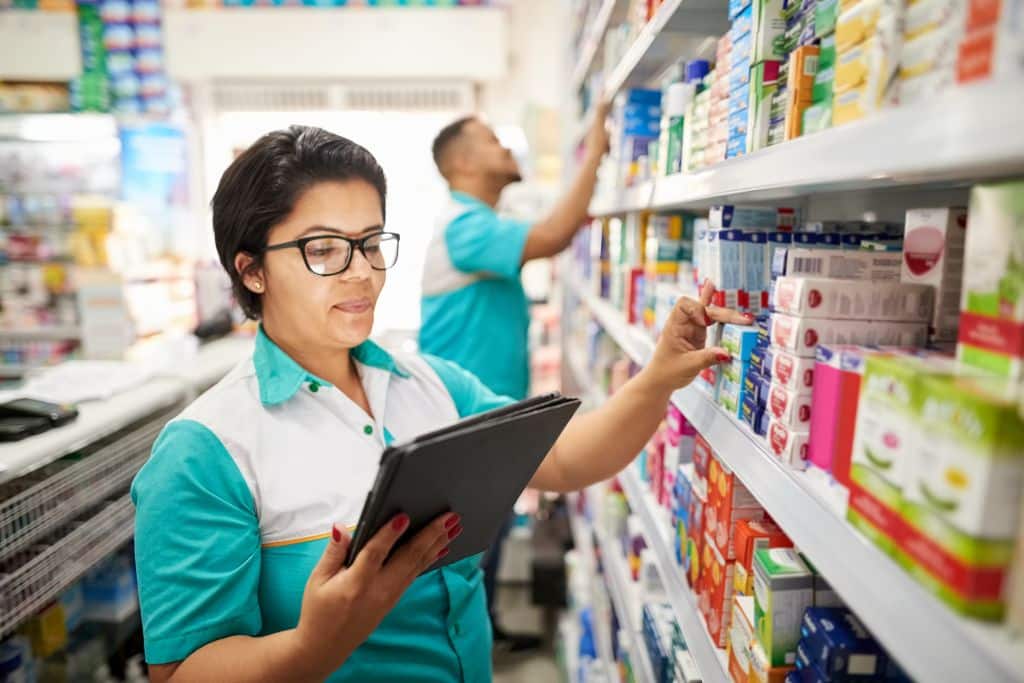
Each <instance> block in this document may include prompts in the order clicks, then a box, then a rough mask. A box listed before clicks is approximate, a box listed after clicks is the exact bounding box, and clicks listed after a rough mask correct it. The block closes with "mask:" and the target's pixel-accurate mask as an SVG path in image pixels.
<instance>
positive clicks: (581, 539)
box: [569, 494, 617, 675]
mask: <svg viewBox="0 0 1024 683" xmlns="http://www.w3.org/2000/svg"><path fill="white" fill-rule="evenodd" d="M575 503H576V501H575V499H574V497H573V496H572V494H570V506H571V507H574V506H575ZM569 526H570V528H571V530H572V540H573V545H575V546H576V550H578V551H579V553H580V557H581V558H582V562H583V565H584V566H585V568H586V572H587V573H588V575H589V579H590V581H589V585H590V586H591V587H592V588H593V587H594V586H599V585H601V579H600V577H599V576H598V575H597V568H596V566H595V565H596V561H595V560H594V535H593V533H591V529H590V524H588V523H587V521H586V520H584V519H583V518H582V517H580V516H579V515H577V514H575V513H570V515H569ZM590 600H591V602H592V603H593V602H594V598H593V596H591V598H590ZM595 616H596V614H595ZM594 630H595V634H594V635H595V637H596V641H597V642H596V643H595V646H596V649H597V656H598V657H599V658H600V660H601V662H602V663H603V664H604V666H605V667H606V668H607V669H608V673H609V675H611V674H612V672H614V671H616V669H617V667H616V665H615V654H614V653H613V652H612V651H611V633H610V631H609V630H608V629H607V628H604V627H601V628H598V626H597V624H595V625H594ZM605 636H608V637H605Z"/></svg>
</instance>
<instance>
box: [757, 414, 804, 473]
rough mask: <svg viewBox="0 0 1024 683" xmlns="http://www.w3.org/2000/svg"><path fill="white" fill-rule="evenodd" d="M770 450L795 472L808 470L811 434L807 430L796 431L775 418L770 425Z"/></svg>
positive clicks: (768, 435) (768, 436)
mask: <svg viewBox="0 0 1024 683" xmlns="http://www.w3.org/2000/svg"><path fill="white" fill-rule="evenodd" d="M765 438H766V439H767V440H768V449H769V450H770V451H771V452H772V453H774V454H775V457H777V458H778V459H779V460H781V461H782V462H784V463H785V464H787V465H789V466H790V467H791V468H793V469H795V470H803V469H806V468H807V457H808V450H809V449H808V445H807V444H808V442H809V441H810V438H811V433H810V432H809V431H808V430H807V429H794V428H793V427H790V426H789V425H787V424H786V423H785V422H783V421H782V420H777V419H775V418H774V417H773V418H772V419H771V421H770V422H769V423H768V434H767V435H766V437H765Z"/></svg>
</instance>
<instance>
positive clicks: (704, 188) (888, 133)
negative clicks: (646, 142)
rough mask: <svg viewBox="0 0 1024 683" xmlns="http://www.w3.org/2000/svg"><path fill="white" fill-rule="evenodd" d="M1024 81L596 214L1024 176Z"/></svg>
mask: <svg viewBox="0 0 1024 683" xmlns="http://www.w3.org/2000/svg"><path fill="white" fill-rule="evenodd" d="M1022 110H1024V82H1021V80H1020V79H1014V80H1012V81H1010V82H988V83H982V84H978V85H972V86H965V87H959V88H954V89H952V90H950V91H948V92H946V93H942V94H941V95H940V96H937V97H933V98H929V99H928V100H927V101H925V102H921V103H920V104H914V105H910V106H903V107H895V108H892V109H886V110H884V111H882V112H880V113H878V114H877V115H875V116H872V117H869V118H867V119H865V120H863V121H859V122H856V123H852V124H848V125H845V126H840V127H838V128H832V129H829V130H826V131H822V132H820V133H815V134H813V135H808V136H806V137H801V138H798V139H796V140H791V141H788V142H784V143H782V144H780V145H776V146H774V147H769V148H767V149H764V150H761V151H759V152H755V153H753V154H750V155H747V156H744V157H740V158H737V159H731V160H729V161H725V162H722V163H720V164H716V165H714V166H712V167H710V168H707V169H704V170H701V171H698V172H696V173H690V174H680V175H674V176H668V177H666V178H658V179H656V180H654V181H651V182H647V183H642V184H641V185H639V186H637V187H632V188H626V189H624V190H622V191H621V192H618V193H616V194H615V195H613V196H605V197H600V198H596V199H595V201H594V202H593V203H592V204H591V213H592V214H593V215H596V216H601V215H609V214H616V213H624V212H631V211H638V210H642V209H652V210H663V209H672V208H696V207H701V206H707V205H708V204H711V203H715V202H724V201H730V202H731V201H736V202H739V201H746V202H751V201H781V200H786V199H790V198H793V197H797V196H802V195H807V194H812V193H824V192H847V191H851V190H878V189H885V188H894V187H906V186H928V187H941V186H952V185H963V184H970V183H974V182H977V181H978V180H982V179H986V178H995V177H1002V176H1008V175H1012V174H1014V173H1021V172H1024V130H1021V128H1020V126H1018V125H1017V122H1018V119H1019V116H1020V112H1021V111H1022Z"/></svg>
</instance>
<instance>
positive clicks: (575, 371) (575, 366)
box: [566, 353, 605, 408]
mask: <svg viewBox="0 0 1024 683" xmlns="http://www.w3.org/2000/svg"><path fill="white" fill-rule="evenodd" d="M566 362H567V363H568V364H569V371H570V372H571V373H572V379H573V382H575V383H576V386H577V387H578V388H579V392H580V398H582V399H583V400H584V401H585V402H586V403H588V404H590V407H591V408H596V407H597V406H599V405H601V404H602V403H604V399H605V397H604V395H603V394H602V393H601V391H600V390H599V389H598V388H597V387H596V386H594V383H593V381H591V379H590V374H589V373H588V372H587V369H586V368H585V367H584V366H583V361H582V359H581V358H580V356H579V354H578V353H573V354H569V355H568V358H567V361H566Z"/></svg>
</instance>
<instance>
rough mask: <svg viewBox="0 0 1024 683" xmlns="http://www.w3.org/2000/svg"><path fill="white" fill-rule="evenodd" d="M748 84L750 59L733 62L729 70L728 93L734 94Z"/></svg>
mask: <svg viewBox="0 0 1024 683" xmlns="http://www.w3.org/2000/svg"><path fill="white" fill-rule="evenodd" d="M747 83H750V58H749V57H748V58H747V59H741V60H740V61H738V62H734V63H733V66H732V68H731V69H729V92H730V93H731V92H735V91H736V90H738V89H739V88H740V87H741V86H743V85H746V84H747Z"/></svg>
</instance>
